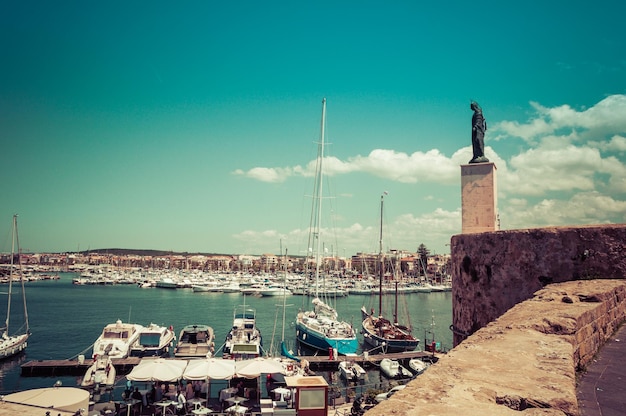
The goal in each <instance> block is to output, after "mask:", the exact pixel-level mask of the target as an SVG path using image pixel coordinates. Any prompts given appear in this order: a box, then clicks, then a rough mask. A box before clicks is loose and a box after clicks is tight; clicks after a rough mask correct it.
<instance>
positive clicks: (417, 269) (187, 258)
mask: <svg viewBox="0 0 626 416" xmlns="http://www.w3.org/2000/svg"><path fill="white" fill-rule="evenodd" d="M14 261H15V260H14ZM320 261H321V264H320V265H321V267H322V268H323V269H324V270H326V271H327V272H330V273H336V274H339V275H348V274H350V275H352V274H363V275H365V274H370V275H376V274H378V273H380V270H381V269H380V267H381V264H382V265H383V267H384V272H385V273H387V274H389V273H394V274H401V275H402V276H406V277H416V276H430V277H432V278H436V277H438V276H446V275H448V274H449V273H448V269H449V261H450V256H449V255H446V254H437V255H426V256H425V255H418V254H417V253H411V252H408V251H395V250H393V251H391V252H389V253H386V254H385V256H384V261H381V258H380V256H379V255H378V254H368V253H357V254H355V255H353V256H352V257H338V256H326V257H323V258H321V259H320ZM10 262H11V257H10V254H0V264H10ZM314 262H315V260H314V259H312V258H310V257H303V256H279V255H275V254H262V255H259V256H252V255H223V254H174V253H172V254H154V255H147V254H133V253H130V252H129V253H116V254H112V253H32V254H24V253H23V254H22V255H21V264H22V266H33V267H34V266H37V268H38V269H40V270H49V271H83V270H88V269H94V268H99V269H107V268H117V269H178V270H202V271H206V272H216V273H232V272H250V273H260V272H265V273H277V272H280V271H283V270H287V271H289V272H293V273H301V272H303V271H305V270H311V269H313V267H312V266H314Z"/></svg>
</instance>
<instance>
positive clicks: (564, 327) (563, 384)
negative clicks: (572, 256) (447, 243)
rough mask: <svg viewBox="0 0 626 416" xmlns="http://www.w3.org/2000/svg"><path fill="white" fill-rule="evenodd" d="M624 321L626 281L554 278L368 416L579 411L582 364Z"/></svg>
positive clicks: (568, 412) (574, 413)
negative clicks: (578, 378)
mask: <svg viewBox="0 0 626 416" xmlns="http://www.w3.org/2000/svg"><path fill="white" fill-rule="evenodd" d="M625 320H626V281H625V280H585V281H570V282H563V283H555V284H549V285H547V286H546V287H545V288H543V289H540V290H539V291H537V292H536V293H535V294H534V296H533V297H532V298H531V299H528V300H526V301H524V302H521V303H519V304H517V305H515V306H514V307H513V308H511V309H510V310H509V311H508V312H506V313H505V314H504V315H502V316H500V317H499V318H498V319H496V320H495V321H493V322H491V323H489V324H488V325H486V326H485V327H483V328H481V329H479V330H477V331H476V332H475V333H474V334H473V335H471V336H470V337H469V338H467V339H466V340H465V341H463V342H462V343H461V344H460V345H458V346H456V347H455V348H454V349H453V350H452V351H450V352H449V353H448V354H447V355H445V356H444V357H442V358H441V359H440V360H439V362H437V363H436V364H434V365H432V366H431V367H430V368H429V369H428V370H427V371H426V372H425V373H424V374H422V375H420V376H419V377H417V378H416V379H415V380H413V381H412V382H410V383H409V384H408V386H407V388H406V389H404V390H402V391H399V392H397V393H396V394H395V395H393V396H392V397H391V398H390V399H389V400H387V401H385V402H383V403H381V404H379V405H377V406H375V407H374V408H372V409H371V410H369V411H368V412H367V413H366V415H367V416H377V415H398V416H400V415H407V416H408V415H411V416H414V415H455V416H458V415H464V416H465V415H477V416H478V415H480V416H483V415H519V414H520V413H519V411H524V415H572V416H573V415H578V414H579V407H578V403H577V399H576V370H577V369H584V367H585V365H586V364H587V363H589V361H590V360H591V359H592V358H593V356H594V355H595V354H596V353H597V351H598V350H599V348H600V347H601V346H602V345H603V344H604V342H605V341H606V340H607V339H608V338H609V337H610V335H611V334H613V333H614V332H615V330H616V329H617V328H618V327H619V325H621V324H622V323H623V322H624V321H625Z"/></svg>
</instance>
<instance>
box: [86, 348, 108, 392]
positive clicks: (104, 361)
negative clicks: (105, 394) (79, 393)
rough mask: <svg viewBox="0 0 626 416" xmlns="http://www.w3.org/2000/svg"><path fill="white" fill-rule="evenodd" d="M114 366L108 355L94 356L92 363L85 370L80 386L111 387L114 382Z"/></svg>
mask: <svg viewBox="0 0 626 416" xmlns="http://www.w3.org/2000/svg"><path fill="white" fill-rule="evenodd" d="M115 375H116V371H115V367H114V366H113V363H112V362H111V357H109V356H108V355H99V356H97V357H95V358H94V360H93V364H91V366H89V368H88V369H87V371H86V372H85V376H84V377H83V380H82V381H81V383H80V385H81V387H87V388H96V389H97V388H100V387H111V386H113V385H114V384H115Z"/></svg>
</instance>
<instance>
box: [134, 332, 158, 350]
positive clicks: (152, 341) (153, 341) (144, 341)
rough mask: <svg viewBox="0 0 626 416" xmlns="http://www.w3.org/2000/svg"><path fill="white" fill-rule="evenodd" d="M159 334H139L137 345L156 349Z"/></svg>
mask: <svg viewBox="0 0 626 416" xmlns="http://www.w3.org/2000/svg"><path fill="white" fill-rule="evenodd" d="M160 339H161V334H141V337H139V343H140V344H141V345H143V346H144V347H158V346H159V341H160Z"/></svg>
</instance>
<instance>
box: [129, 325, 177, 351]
mask: <svg viewBox="0 0 626 416" xmlns="http://www.w3.org/2000/svg"><path fill="white" fill-rule="evenodd" d="M175 338H176V334H174V330H173V329H172V327H169V328H168V327H165V326H159V325H156V324H152V323H151V324H150V325H148V326H147V327H145V328H143V329H142V330H141V332H140V334H139V342H137V343H136V344H135V345H132V346H131V348H130V355H131V356H132V357H162V356H168V355H169V350H170V347H171V346H172V342H174V339H175Z"/></svg>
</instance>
